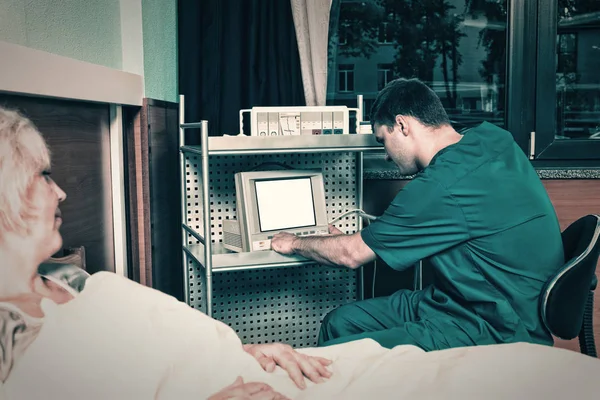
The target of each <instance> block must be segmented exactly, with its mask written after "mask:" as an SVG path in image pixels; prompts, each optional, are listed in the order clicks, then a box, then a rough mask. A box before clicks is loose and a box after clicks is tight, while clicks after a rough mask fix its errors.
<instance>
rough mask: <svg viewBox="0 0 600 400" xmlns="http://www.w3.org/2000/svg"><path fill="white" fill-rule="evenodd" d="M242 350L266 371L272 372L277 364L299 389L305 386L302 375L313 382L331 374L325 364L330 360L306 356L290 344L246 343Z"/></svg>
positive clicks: (319, 381)
mask: <svg viewBox="0 0 600 400" xmlns="http://www.w3.org/2000/svg"><path fill="white" fill-rule="evenodd" d="M244 350H245V351H246V352H247V353H249V354H251V355H252V356H253V357H254V358H256V360H257V361H258V362H259V363H260V365H261V366H262V367H263V369H264V370H265V371H267V372H273V371H274V370H275V366H276V365H279V366H280V367H281V368H283V369H284V370H286V371H287V373H288V375H289V376H290V378H291V379H292V381H294V383H295V384H296V386H298V387H299V388H300V389H304V388H306V383H305V382H304V377H305V376H306V377H308V379H310V380H311V381H313V382H314V383H321V382H324V378H325V379H327V378H329V377H330V376H331V372H329V370H328V369H327V366H328V365H330V364H331V360H327V359H325V358H322V357H312V356H307V355H304V354H301V353H298V352H297V351H295V350H294V349H293V348H292V346H289V345H287V344H282V343H270V344H247V345H244Z"/></svg>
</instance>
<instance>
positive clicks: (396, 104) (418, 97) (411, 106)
mask: <svg viewBox="0 0 600 400" xmlns="http://www.w3.org/2000/svg"><path fill="white" fill-rule="evenodd" d="M396 115H404V116H407V117H413V118H415V119H417V120H418V121H419V122H420V123H421V124H423V125H425V126H428V127H431V128H439V127H441V126H443V125H450V119H449V118H448V114H446V110H444V106H442V102H441V100H440V98H439V97H438V96H437V95H436V94H435V92H434V91H433V90H431V89H430V88H429V87H428V86H427V85H425V84H424V83H423V82H421V81H420V80H418V79H416V78H413V79H404V78H399V79H395V80H393V81H391V82H390V83H388V84H387V85H386V86H385V87H384V88H383V89H382V90H381V92H379V94H378V95H377V98H376V99H375V102H374V103H373V106H372V107H371V126H372V127H373V132H375V124H376V123H377V124H379V125H385V126H387V127H390V128H391V127H393V126H394V125H395V124H396Z"/></svg>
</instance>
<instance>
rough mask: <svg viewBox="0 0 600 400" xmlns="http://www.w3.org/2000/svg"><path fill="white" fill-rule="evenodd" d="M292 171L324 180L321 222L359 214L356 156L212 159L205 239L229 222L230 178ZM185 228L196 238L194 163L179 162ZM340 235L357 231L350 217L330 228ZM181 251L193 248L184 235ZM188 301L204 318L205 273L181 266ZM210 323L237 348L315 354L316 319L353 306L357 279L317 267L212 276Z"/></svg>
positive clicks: (198, 211)
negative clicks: (272, 346)
mask: <svg viewBox="0 0 600 400" xmlns="http://www.w3.org/2000/svg"><path fill="white" fill-rule="evenodd" d="M282 165H285V166H289V167H292V168H293V169H317V170H321V171H322V172H323V177H324V181H325V196H326V202H327V213H328V219H329V220H332V219H333V218H335V217H336V216H338V215H340V214H341V213H343V212H345V211H346V210H349V209H354V208H357V207H358V200H357V181H356V154H355V153H317V154H262V155H243V156H211V158H210V161H209V196H210V211H211V239H212V242H213V243H218V242H222V239H223V222H222V221H223V220H224V219H235V218H236V199H235V182H234V174H235V173H237V172H243V171H249V170H251V169H255V170H259V169H260V170H277V169H282V167H281V166H282ZM185 171H186V178H187V179H186V181H187V182H186V186H187V188H186V191H187V225H188V226H190V227H191V228H193V229H194V230H196V232H198V233H200V234H203V217H202V215H203V214H202V182H201V178H202V172H201V158H200V156H195V155H191V154H186V168H185ZM336 226H337V227H338V228H339V229H340V230H342V231H343V232H345V233H353V232H356V231H357V230H358V220H357V218H356V216H354V215H350V216H348V217H345V218H343V219H342V220H341V221H339V222H337V223H336ZM187 242H188V244H195V243H197V241H196V240H195V239H194V238H193V237H192V236H191V235H187ZM188 267H189V268H188V272H189V301H190V305H191V306H192V307H194V308H197V309H199V310H203V311H204V301H205V290H204V288H205V286H206V285H205V281H204V274H205V272H204V268H203V267H202V266H200V265H198V264H197V263H196V262H194V261H193V260H189V261H188ZM212 292H213V303H212V304H213V317H214V318H216V319H218V320H221V321H223V322H225V323H226V324H228V325H229V326H231V327H232V328H233V329H235V330H236V332H237V333H238V334H239V336H240V338H241V339H242V341H243V342H244V343H265V342H275V341H279V342H285V343H289V344H291V345H293V346H295V347H302V346H314V345H316V343H317V335H318V332H319V326H320V323H321V320H322V318H323V317H324V316H325V314H327V313H328V312H329V311H331V310H333V309H334V308H337V307H338V306H340V305H342V304H346V303H348V302H351V301H354V300H356V299H357V283H356V272H355V271H351V270H347V269H339V268H330V267H327V266H321V265H317V264H312V265H306V266H299V267H293V268H268V269H253V270H243V271H232V272H218V271H215V270H213V290H212Z"/></svg>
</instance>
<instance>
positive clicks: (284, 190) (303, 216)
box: [254, 178, 316, 232]
mask: <svg viewBox="0 0 600 400" xmlns="http://www.w3.org/2000/svg"><path fill="white" fill-rule="evenodd" d="M254 187H255V188H256V201H257V203H258V220H259V223H260V230H261V231H263V232H265V231H272V230H276V229H290V228H297V227H301V226H314V225H316V222H315V209H314V203H313V196H312V186H311V183H310V178H297V179H280V180H270V181H256V182H254Z"/></svg>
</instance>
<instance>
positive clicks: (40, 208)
mask: <svg viewBox="0 0 600 400" xmlns="http://www.w3.org/2000/svg"><path fill="white" fill-rule="evenodd" d="M65 198H66V194H65V193H64V192H63V191H62V190H61V188H60V187H58V185H57V184H56V183H55V182H54V181H53V180H52V178H51V177H50V155H49V151H48V149H47V146H46V144H45V142H44V140H43V138H42V136H41V135H40V134H39V132H38V131H37V129H36V128H35V127H34V125H33V124H32V123H31V122H30V121H29V120H28V119H26V118H24V117H23V116H21V115H20V114H18V113H17V112H15V111H8V110H5V109H2V108H0V227H1V231H0V318H1V321H0V324H1V325H0V335H1V336H0V344H1V346H0V348H1V351H2V353H1V355H2V357H1V358H0V381H2V382H5V381H7V379H8V378H10V375H11V373H12V370H13V368H14V367H15V366H18V364H19V362H20V360H21V358H23V357H24V355H25V354H26V353H27V351H28V348H29V347H30V346H31V345H32V344H33V343H35V341H36V339H37V338H38V336H39V335H40V332H41V331H42V328H43V327H44V320H45V318H44V316H45V310H44V307H43V303H44V301H46V300H50V301H51V302H53V303H55V304H65V303H67V302H68V301H69V300H71V299H72V298H73V297H74V296H73V295H74V294H75V295H76V294H77V292H78V291H79V290H81V289H82V287H83V285H82V280H83V279H85V278H86V277H85V276H83V275H84V274H85V272H83V271H81V270H79V271H78V270H76V269H74V270H73V272H72V274H74V275H76V276H74V277H73V276H72V277H69V276H64V274H63V278H65V283H66V284H67V288H68V289H69V290H68V291H65V290H63V289H61V288H60V286H58V285H56V284H54V283H53V281H52V280H48V279H44V278H43V277H42V276H40V274H38V271H39V269H38V266H39V265H40V264H41V263H42V262H43V261H44V260H47V259H48V258H49V257H50V256H51V255H52V254H54V253H55V252H56V251H57V250H58V249H59V248H60V247H61V245H62V238H61V235H60V233H59V228H60V226H61V222H62V219H61V213H60V209H59V208H58V205H59V203H60V202H62V201H64V200H65ZM68 274H69V272H67V275H68ZM73 282H76V283H77V284H76V285H75V284H74V283H73ZM68 285H71V286H74V287H69V286H68ZM82 339H85V337H82ZM173 340H176V339H175V337H173ZM199 340H202V339H201V338H199ZM165 346H168V344H167V343H165ZM244 348H245V350H246V351H247V352H248V353H250V354H252V355H253V356H254V357H256V359H257V360H258V361H259V362H260V364H261V365H262V366H263V367H264V368H265V370H268V371H272V370H273V369H274V368H275V365H276V364H279V365H280V366H282V367H283V368H285V369H286V370H287V371H288V372H289V374H290V376H291V378H292V379H293V380H294V381H295V382H296V383H297V385H298V386H299V387H304V386H305V383H304V376H307V377H308V378H310V379H312V380H313V381H315V382H320V381H322V379H323V378H327V377H329V376H330V373H329V371H328V370H327V369H326V366H327V365H328V364H329V361H328V360H326V359H323V358H319V357H309V356H306V355H303V354H300V353H297V352H295V351H293V350H292V348H291V347H289V346H285V345H281V344H271V345H255V346H252V345H250V346H245V347H244ZM139 350H140V351H147V352H152V351H154V350H153V349H149V348H145V349H144V348H140V349H139ZM130 356H131V357H136V355H135V354H130ZM48 361H50V360H48ZM255 393H257V394H256V396H255V395H254V394H255ZM244 395H247V396H249V397H252V398H255V397H256V398H261V399H262V398H277V397H278V396H279V395H278V394H277V393H276V392H274V391H273V390H272V389H271V388H270V387H268V386H267V385H265V384H261V383H243V382H242V381H241V380H236V381H235V382H234V383H233V384H232V385H230V386H228V387H227V388H225V389H224V390H223V391H221V392H219V393H218V395H217V396H216V397H217V398H219V399H225V398H230V397H231V398H237V397H240V396H242V397H243V396H244Z"/></svg>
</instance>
